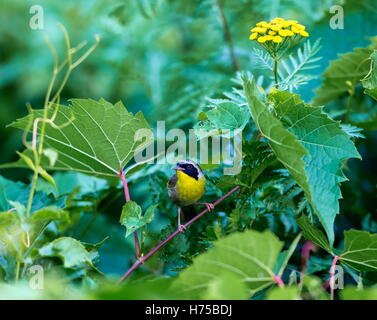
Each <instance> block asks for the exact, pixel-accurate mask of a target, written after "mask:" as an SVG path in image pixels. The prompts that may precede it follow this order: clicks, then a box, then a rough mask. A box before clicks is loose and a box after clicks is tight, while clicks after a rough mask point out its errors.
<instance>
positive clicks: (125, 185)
mask: <svg viewBox="0 0 377 320" xmlns="http://www.w3.org/2000/svg"><path fill="white" fill-rule="evenodd" d="M119 177H120V179H121V180H122V183H123V189H124V196H125V198H126V202H128V201H131V197H130V190H129V189H128V183H127V180H126V177H125V176H124V174H123V168H122V164H121V165H120V171H119ZM134 240H135V256H136V258H137V259H138V258H139V257H140V242H139V237H138V235H137V231H134Z"/></svg>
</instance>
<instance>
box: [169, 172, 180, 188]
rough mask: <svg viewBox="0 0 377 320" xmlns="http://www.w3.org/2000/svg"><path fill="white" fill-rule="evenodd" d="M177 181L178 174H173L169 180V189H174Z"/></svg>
mask: <svg viewBox="0 0 377 320" xmlns="http://www.w3.org/2000/svg"><path fill="white" fill-rule="evenodd" d="M177 181H178V177H177V175H176V174H175V175H174V176H172V177H171V178H170V179H169V181H168V188H169V189H174V188H175V186H176V185H177Z"/></svg>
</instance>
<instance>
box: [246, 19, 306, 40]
mask: <svg viewBox="0 0 377 320" xmlns="http://www.w3.org/2000/svg"><path fill="white" fill-rule="evenodd" d="M250 31H251V32H252V33H251V35H250V37H249V39H250V40H257V41H258V42H259V43H265V42H266V41H272V42H274V43H280V42H282V41H283V39H284V38H288V37H295V36H296V35H297V36H301V37H309V33H308V32H306V31H305V26H303V25H302V24H299V23H298V22H297V21H296V20H284V19H282V18H275V19H273V20H271V21H270V22H266V21H261V22H258V23H257V24H256V27H254V28H253V29H251V30H250Z"/></svg>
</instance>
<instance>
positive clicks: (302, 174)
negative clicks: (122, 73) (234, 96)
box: [244, 77, 360, 244]
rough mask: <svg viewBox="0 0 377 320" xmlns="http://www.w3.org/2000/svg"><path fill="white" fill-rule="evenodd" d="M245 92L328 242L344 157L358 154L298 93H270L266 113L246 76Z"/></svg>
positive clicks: (336, 127)
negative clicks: (310, 207) (311, 208)
mask: <svg viewBox="0 0 377 320" xmlns="http://www.w3.org/2000/svg"><path fill="white" fill-rule="evenodd" d="M244 90H245V94H246V97H247V101H248V105H249V108H250V111H251V115H252V118H253V120H254V122H255V124H256V126H257V127H258V129H259V130H260V132H261V134H262V135H263V136H264V137H266V138H267V139H268V140H269V143H270V146H271V148H272V150H273V151H274V153H275V154H276V156H277V159H278V160H279V161H280V162H281V163H282V164H283V165H284V166H285V167H286V168H287V169H288V170H289V172H290V173H291V175H292V176H293V178H294V179H295V180H296V182H297V184H298V185H299V186H300V187H301V188H302V189H303V190H304V192H305V194H306V197H307V198H308V200H309V202H310V203H311V204H312V206H313V208H314V211H315V213H316V214H317V216H318V218H319V220H320V221H321V223H322V225H323V227H324V228H325V230H326V233H327V236H328V238H329V241H330V244H332V243H333V241H334V230H333V224H334V220H335V216H336V214H337V213H338V212H339V202H338V199H339V198H341V192H340V188H339V185H340V183H341V182H342V181H345V180H346V178H345V176H344V175H343V172H342V170H341V167H342V161H343V160H345V159H348V158H359V157H360V155H359V153H358V152H357V150H356V148H355V146H354V144H353V142H352V141H351V140H350V137H349V136H348V135H347V133H345V132H344V131H343V130H342V128H341V126H340V125H339V123H338V122H336V121H333V120H331V119H330V118H328V116H327V115H326V114H324V113H323V112H322V108H320V107H312V106H310V105H308V104H306V103H304V102H303V101H302V100H300V99H299V96H298V95H295V94H292V93H289V92H281V91H278V90H275V91H272V92H271V94H270V95H269V98H270V99H271V102H272V103H273V104H274V109H273V112H272V111H271V112H270V111H269V108H268V101H266V100H263V97H262V95H261V93H260V92H259V90H258V89H257V87H256V84H255V81H254V80H253V81H250V80H247V79H246V78H245V77H244Z"/></svg>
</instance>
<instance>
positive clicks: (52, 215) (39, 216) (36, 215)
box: [30, 206, 70, 223]
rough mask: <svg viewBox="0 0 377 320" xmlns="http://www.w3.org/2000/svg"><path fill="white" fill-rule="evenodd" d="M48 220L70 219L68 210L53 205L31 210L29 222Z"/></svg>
mask: <svg viewBox="0 0 377 320" xmlns="http://www.w3.org/2000/svg"><path fill="white" fill-rule="evenodd" d="M50 220H60V221H66V222H69V221H70V217H69V212H68V211H66V210H63V209H62V208H59V207H55V206H48V207H45V208H43V209H40V210H38V211H35V212H33V214H32V215H31V216H30V222H32V223H35V222H47V221H50Z"/></svg>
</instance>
